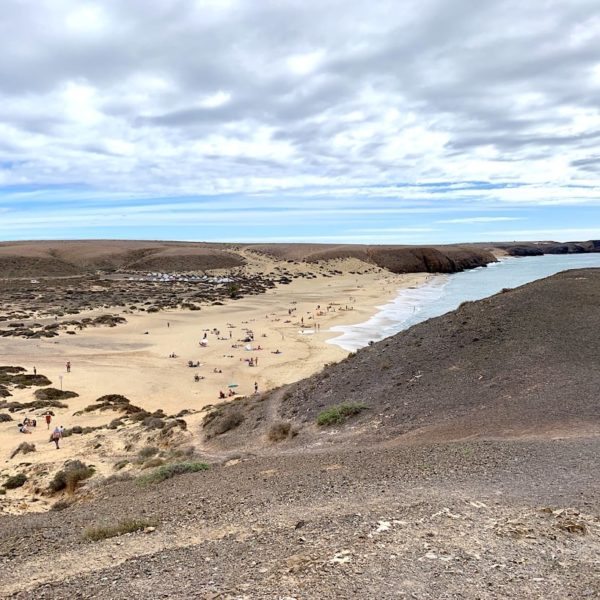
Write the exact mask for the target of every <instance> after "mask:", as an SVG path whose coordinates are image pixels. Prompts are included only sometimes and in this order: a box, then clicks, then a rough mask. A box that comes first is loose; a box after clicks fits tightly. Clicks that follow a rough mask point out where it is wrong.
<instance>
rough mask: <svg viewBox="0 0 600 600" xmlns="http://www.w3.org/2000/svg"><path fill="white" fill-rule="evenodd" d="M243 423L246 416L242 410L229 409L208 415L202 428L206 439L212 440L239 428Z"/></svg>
mask: <svg viewBox="0 0 600 600" xmlns="http://www.w3.org/2000/svg"><path fill="white" fill-rule="evenodd" d="M243 422H244V415H243V413H242V412H241V411H240V410H238V409H231V408H230V407H227V408H221V409H217V410H214V411H213V412H210V413H208V414H207V415H206V417H204V420H203V421H202V427H203V429H204V430H205V432H206V438H207V439H210V438H212V437H215V436H217V435H222V434H224V433H226V432H228V431H231V430H232V429H235V428H236V427H239V426H240V425H241V424H242V423H243Z"/></svg>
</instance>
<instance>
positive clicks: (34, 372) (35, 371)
mask: <svg viewBox="0 0 600 600" xmlns="http://www.w3.org/2000/svg"><path fill="white" fill-rule="evenodd" d="M33 374H34V375H37V369H36V368H35V365H34V367H33Z"/></svg>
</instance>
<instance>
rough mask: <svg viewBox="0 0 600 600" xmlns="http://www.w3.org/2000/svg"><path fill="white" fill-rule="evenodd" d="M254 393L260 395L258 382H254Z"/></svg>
mask: <svg viewBox="0 0 600 600" xmlns="http://www.w3.org/2000/svg"><path fill="white" fill-rule="evenodd" d="M254 393H255V394H258V382H257V381H255V382H254Z"/></svg>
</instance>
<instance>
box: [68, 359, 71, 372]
mask: <svg viewBox="0 0 600 600" xmlns="http://www.w3.org/2000/svg"><path fill="white" fill-rule="evenodd" d="M70 372H71V361H70V360H68V361H67V373H70Z"/></svg>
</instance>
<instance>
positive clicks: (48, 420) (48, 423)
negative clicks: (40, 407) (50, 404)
mask: <svg viewBox="0 0 600 600" xmlns="http://www.w3.org/2000/svg"><path fill="white" fill-rule="evenodd" d="M44 416H45V418H46V425H47V429H50V423H51V422H52V413H51V412H47V413H46V414H45V415H44Z"/></svg>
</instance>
